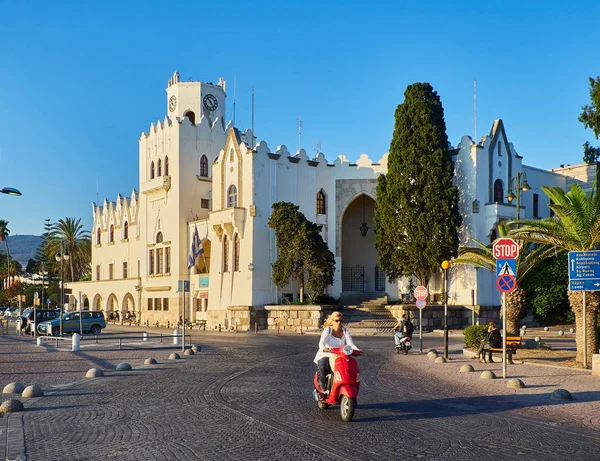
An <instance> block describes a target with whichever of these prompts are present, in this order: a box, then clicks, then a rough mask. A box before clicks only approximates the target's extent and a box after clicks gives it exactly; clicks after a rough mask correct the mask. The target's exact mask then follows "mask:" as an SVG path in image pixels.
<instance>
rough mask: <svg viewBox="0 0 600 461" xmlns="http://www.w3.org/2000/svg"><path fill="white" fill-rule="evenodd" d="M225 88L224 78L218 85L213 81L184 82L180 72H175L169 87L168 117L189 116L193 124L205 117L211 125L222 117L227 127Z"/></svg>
mask: <svg viewBox="0 0 600 461" xmlns="http://www.w3.org/2000/svg"><path fill="white" fill-rule="evenodd" d="M225 89H226V84H225V80H223V79H222V78H219V81H218V83H217V84H216V85H214V84H213V83H212V82H207V83H204V82H198V81H196V82H192V81H189V82H182V81H181V80H180V78H179V72H175V73H174V74H173V77H171V78H170V79H169V84H168V87H167V114H168V117H169V118H170V119H172V120H174V119H176V118H180V119H183V118H184V117H187V118H188V119H189V120H190V122H192V123H193V124H197V123H200V120H201V119H202V118H203V117H204V118H206V119H207V120H208V121H209V122H210V124H211V125H212V124H213V123H215V121H216V120H217V119H221V124H222V126H223V128H225V98H226V97H227V95H226V93H225Z"/></svg>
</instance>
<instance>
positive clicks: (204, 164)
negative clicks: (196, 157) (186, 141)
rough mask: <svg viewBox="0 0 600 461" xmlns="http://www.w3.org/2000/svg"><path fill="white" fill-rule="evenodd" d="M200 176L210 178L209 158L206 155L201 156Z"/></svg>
mask: <svg viewBox="0 0 600 461" xmlns="http://www.w3.org/2000/svg"><path fill="white" fill-rule="evenodd" d="M200 176H202V177H203V178H208V158H206V155H203V156H202V157H200Z"/></svg>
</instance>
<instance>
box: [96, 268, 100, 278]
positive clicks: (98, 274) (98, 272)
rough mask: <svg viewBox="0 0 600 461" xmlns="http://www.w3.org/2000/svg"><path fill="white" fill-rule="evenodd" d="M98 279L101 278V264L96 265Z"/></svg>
mask: <svg viewBox="0 0 600 461" xmlns="http://www.w3.org/2000/svg"><path fill="white" fill-rule="evenodd" d="M96 280H100V264H98V265H97V266H96Z"/></svg>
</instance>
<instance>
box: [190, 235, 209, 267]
mask: <svg viewBox="0 0 600 461" xmlns="http://www.w3.org/2000/svg"><path fill="white" fill-rule="evenodd" d="M207 238H208V235H207V236H206V237H204V238H203V239H202V240H200V236H199V235H198V226H195V228H194V235H193V236H192V248H191V251H190V255H189V256H188V269H191V267H192V266H193V265H194V264H195V263H196V258H197V257H198V256H201V255H202V254H204V242H206V239H207Z"/></svg>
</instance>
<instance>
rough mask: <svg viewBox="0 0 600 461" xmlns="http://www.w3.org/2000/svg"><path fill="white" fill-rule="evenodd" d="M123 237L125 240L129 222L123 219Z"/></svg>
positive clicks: (127, 236)
mask: <svg viewBox="0 0 600 461" xmlns="http://www.w3.org/2000/svg"><path fill="white" fill-rule="evenodd" d="M123 238H124V239H125V240H127V239H128V238H129V223H128V222H127V221H125V224H124V225H123Z"/></svg>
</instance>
